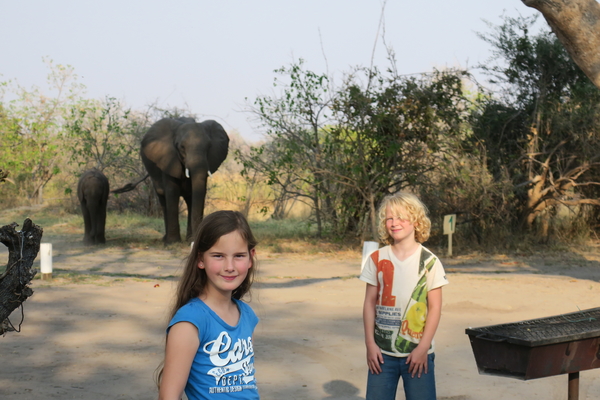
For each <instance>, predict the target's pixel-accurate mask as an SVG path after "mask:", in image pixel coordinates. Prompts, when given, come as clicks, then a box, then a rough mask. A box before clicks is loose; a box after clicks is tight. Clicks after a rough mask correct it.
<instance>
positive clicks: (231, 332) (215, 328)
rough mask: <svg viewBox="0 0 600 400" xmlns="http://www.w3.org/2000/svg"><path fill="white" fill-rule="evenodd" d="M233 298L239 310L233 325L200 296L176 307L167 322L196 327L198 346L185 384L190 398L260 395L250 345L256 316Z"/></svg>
mask: <svg viewBox="0 0 600 400" xmlns="http://www.w3.org/2000/svg"><path fill="white" fill-rule="evenodd" d="M233 300H234V301H235V303H236V304H237V306H238V309H239V310H240V320H239V321H238V324H237V325H236V326H231V325H228V324H227V323H225V321H223V320H222V319H221V317H219V316H218V315H217V314H216V313H215V312H214V311H213V310H211V309H210V308H209V307H208V306H207V305H206V304H204V302H203V301H202V300H200V299H199V298H194V299H192V300H190V301H189V302H188V303H187V304H186V305H184V306H183V307H181V308H180V309H179V310H177V313H175V316H174V317H173V319H172V320H171V322H170V323H169V328H171V327H172V326H173V325H175V324H176V323H178V322H189V323H191V324H193V325H194V326H195V327H196V328H198V337H199V339H200V346H199V347H198V352H197V353H196V356H195V357H194V361H193V362H192V368H191V370H190V375H189V377H188V381H187V384H186V386H185V394H186V395H187V397H188V399H189V400H201V399H244V400H249V399H259V395H258V389H257V387H256V380H255V378H254V348H253V346H252V334H253V333H254V328H255V327H256V324H258V317H257V316H256V314H255V313H254V311H253V310H252V308H250V306H249V305H248V304H246V303H244V302H241V301H239V300H235V299H233ZM169 328H167V333H168V331H169Z"/></svg>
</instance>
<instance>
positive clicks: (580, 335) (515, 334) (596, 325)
mask: <svg viewBox="0 0 600 400" xmlns="http://www.w3.org/2000/svg"><path fill="white" fill-rule="evenodd" d="M467 333H469V334H474V335H477V336H483V337H484V338H487V339H490V340H502V339H505V340H506V341H507V342H511V343H515V344H521V345H526V346H539V345H544V344H551V343H561V342H568V341H573V340H579V339H585V338H589V337H596V336H600V308H592V309H589V310H583V311H579V312H574V313H570V314H562V315H557V316H553V317H546V318H539V319H531V320H527V321H521V322H513V323H508V324H500V325H492V326H486V327H482V328H475V329H471V328H469V329H468V330H467Z"/></svg>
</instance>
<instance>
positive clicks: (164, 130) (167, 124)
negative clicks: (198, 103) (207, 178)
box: [142, 118, 183, 178]
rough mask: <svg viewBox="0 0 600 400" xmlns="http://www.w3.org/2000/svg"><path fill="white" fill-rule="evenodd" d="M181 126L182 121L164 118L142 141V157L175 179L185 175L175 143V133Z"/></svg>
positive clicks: (155, 124)
mask: <svg viewBox="0 0 600 400" xmlns="http://www.w3.org/2000/svg"><path fill="white" fill-rule="evenodd" d="M181 125H182V122H181V121H178V120H174V119H171V118H163V119H161V120H160V121H158V122H156V123H154V124H153V125H152V126H151V127H150V129H148V132H146V134H145V135H144V138H143V139H142V156H143V157H145V158H147V159H148V160H150V161H152V162H153V163H154V164H156V166H157V167H158V168H160V170H161V171H163V172H164V173H165V174H168V175H170V176H172V177H174V178H181V176H182V175H183V166H182V163H181V160H180V158H179V152H178V151H177V149H176V147H175V143H174V138H175V132H176V131H177V128H179V127H180V126H181Z"/></svg>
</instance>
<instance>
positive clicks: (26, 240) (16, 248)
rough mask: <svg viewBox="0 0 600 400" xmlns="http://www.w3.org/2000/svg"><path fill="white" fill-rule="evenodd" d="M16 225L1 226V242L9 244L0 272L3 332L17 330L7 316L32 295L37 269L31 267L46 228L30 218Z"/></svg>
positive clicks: (0, 307)
mask: <svg viewBox="0 0 600 400" xmlns="http://www.w3.org/2000/svg"><path fill="white" fill-rule="evenodd" d="M17 226H19V225H18V224H17V223H16V222H13V223H12V224H10V225H5V226H3V227H2V228H0V242H2V243H3V244H4V245H5V246H6V247H8V264H7V266H6V271H4V273H3V274H2V275H0V335H4V334H5V333H6V332H9V331H14V330H15V329H14V328H13V326H12V325H11V323H10V322H9V321H8V317H9V315H10V314H11V313H12V312H13V311H14V310H15V309H16V308H17V307H19V306H20V305H21V304H23V302H24V301H25V300H27V298H28V297H29V296H31V295H32V294H33V290H32V289H31V288H30V287H29V284H30V283H31V280H32V279H33V277H34V276H35V274H36V273H37V270H35V269H32V268H31V266H32V265H33V261H34V260H35V258H36V257H37V254H38V252H39V251H40V243H41V241H42V233H43V229H42V228H40V227H39V226H37V225H35V224H34V223H33V222H32V221H31V220H30V219H29V218H27V219H26V220H25V221H24V222H23V229H21V230H20V231H17V230H16V229H15V228H16V227H17Z"/></svg>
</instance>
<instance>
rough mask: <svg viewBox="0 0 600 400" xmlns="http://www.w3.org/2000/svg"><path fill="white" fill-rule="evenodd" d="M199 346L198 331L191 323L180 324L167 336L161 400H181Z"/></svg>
mask: <svg viewBox="0 0 600 400" xmlns="http://www.w3.org/2000/svg"><path fill="white" fill-rule="evenodd" d="M198 346H200V339H198V329H197V328H196V327H195V326H194V325H192V324H191V323H189V322H178V323H176V324H175V325H173V326H172V327H171V329H170V330H169V334H168V335H167V347H166V350H165V366H164V368H163V374H162V380H161V382H160V390H159V394H158V399H159V400H180V399H181V396H182V395H183V389H184V388H185V384H186V383H187V379H188V376H189V375H190V369H191V368H192V362H193V361H194V356H195V355H196V352H197V351H198Z"/></svg>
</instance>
